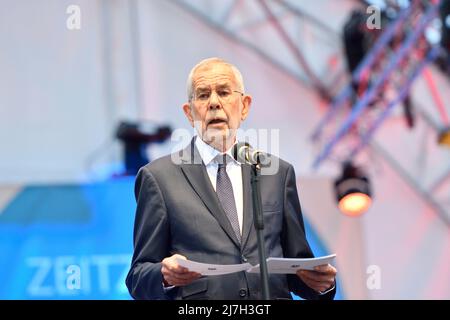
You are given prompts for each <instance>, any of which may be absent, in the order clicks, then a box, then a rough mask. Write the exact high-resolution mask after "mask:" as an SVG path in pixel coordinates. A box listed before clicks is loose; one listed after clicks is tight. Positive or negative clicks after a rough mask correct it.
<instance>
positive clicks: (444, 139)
mask: <svg viewBox="0 0 450 320" xmlns="http://www.w3.org/2000/svg"><path fill="white" fill-rule="evenodd" d="M438 142H439V144H440V145H442V146H446V147H450V127H447V128H444V129H443V130H442V131H441V132H440V133H439V137H438Z"/></svg>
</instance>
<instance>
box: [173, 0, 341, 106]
mask: <svg viewBox="0 0 450 320" xmlns="http://www.w3.org/2000/svg"><path fill="white" fill-rule="evenodd" d="M172 1H173V2H174V3H176V4H178V5H179V6H180V7H182V8H183V9H185V10H187V11H189V12H191V13H192V14H193V15H194V16H196V17H197V18H199V19H201V20H202V21H204V22H206V23H207V24H208V25H209V26H211V27H212V28H214V29H215V30H217V31H218V32H220V33H222V34H225V35H226V36H227V37H229V38H231V39H233V40H235V41H237V42H238V43H240V44H242V45H244V46H246V47H248V48H250V49H252V50H253V51H255V52H256V53H257V54H259V55H260V56H262V57H263V58H265V59H266V60H267V61H268V62H270V63H271V64H273V65H275V66H276V67H278V68H280V69H282V70H283V71H284V72H286V73H288V74H289V75H291V76H293V77H294V78H295V79H297V80H299V81H302V82H303V83H304V84H307V85H312V86H313V87H314V88H315V89H316V90H317V92H319V94H320V95H321V97H322V98H324V99H326V100H328V101H329V100H330V99H331V98H332V96H333V95H334V92H333V91H334V90H335V88H336V82H337V81H339V79H341V78H342V77H343V75H344V74H345V68H344V65H343V64H342V62H343V61H342V59H339V57H340V56H341V55H342V53H341V47H342V46H341V39H340V36H339V35H338V34H337V33H336V32H335V31H334V30H333V29H331V28H330V27H328V26H327V25H326V24H324V23H323V22H321V21H320V20H318V19H317V18H315V17H314V16H311V15H309V14H308V13H306V12H304V11H303V10H302V9H301V7H300V6H299V5H298V3H299V2H298V1H287V0H220V1H210V0H172ZM311 37H312V38H313V39H314V46H310V45H305V43H311V40H310V39H311ZM313 60H314V63H311V61H313ZM336 61H337V62H338V63H339V62H341V64H340V65H337V64H336ZM323 79H326V80H327V81H325V80H323Z"/></svg>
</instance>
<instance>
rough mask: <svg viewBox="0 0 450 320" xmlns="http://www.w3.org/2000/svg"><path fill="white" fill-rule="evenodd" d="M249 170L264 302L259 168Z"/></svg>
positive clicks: (265, 273)
mask: <svg viewBox="0 0 450 320" xmlns="http://www.w3.org/2000/svg"><path fill="white" fill-rule="evenodd" d="M251 166H252V170H251V185H252V198H253V222H254V225H255V229H256V238H257V242H258V255H259V272H260V275H261V287H262V294H263V299H264V300H270V292H269V272H268V270H267V262H266V250H265V246H264V218H263V212H262V204H261V189H260V185H259V182H260V177H261V167H260V164H252V165H251Z"/></svg>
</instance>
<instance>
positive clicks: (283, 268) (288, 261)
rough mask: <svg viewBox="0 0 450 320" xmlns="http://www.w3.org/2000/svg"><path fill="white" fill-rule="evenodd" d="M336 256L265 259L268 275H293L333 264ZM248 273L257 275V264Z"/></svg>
mask: <svg viewBox="0 0 450 320" xmlns="http://www.w3.org/2000/svg"><path fill="white" fill-rule="evenodd" d="M335 257H336V254H330V255H328V256H323V257H316V258H303V259H295V258H267V270H268V271H269V273H283V274H295V273H296V272H297V270H299V269H303V270H314V267H315V266H319V265H322V264H333V263H332V262H333V260H334V258H335ZM248 272H250V273H259V264H258V265H256V266H254V267H252V268H251V269H250V270H248Z"/></svg>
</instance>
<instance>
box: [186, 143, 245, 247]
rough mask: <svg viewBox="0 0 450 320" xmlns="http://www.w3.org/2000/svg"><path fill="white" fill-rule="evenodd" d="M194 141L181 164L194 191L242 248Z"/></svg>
mask: <svg viewBox="0 0 450 320" xmlns="http://www.w3.org/2000/svg"><path fill="white" fill-rule="evenodd" d="M194 141H195V139H192V142H191V145H190V146H188V147H187V148H186V149H184V150H183V153H184V154H183V156H182V159H183V163H182V164H181V170H182V171H183V173H184V175H185V176H186V179H187V180H188V181H189V183H190V185H191V186H192V188H193V189H194V191H195V192H196V193H197V194H198V196H199V197H200V199H201V200H202V201H203V203H204V204H205V206H206V207H207V208H208V210H209V211H210V212H211V214H212V215H213V216H214V217H215V218H216V220H217V221H218V222H219V224H220V226H221V227H222V229H223V230H224V231H225V232H226V234H227V235H228V236H229V237H230V239H231V240H232V241H233V242H234V244H235V245H236V246H237V247H239V248H240V244H239V242H238V240H237V238H236V235H235V234H234V231H233V228H232V227H231V223H230V221H229V220H228V218H227V216H226V214H225V212H224V210H223V208H222V206H221V204H220V202H219V198H218V197H217V194H216V192H215V191H214V188H213V186H212V185H211V181H210V180H209V177H208V173H207V171H206V168H205V165H204V164H203V162H202V161H201V157H200V154H199V153H198V151H197V148H195V144H194Z"/></svg>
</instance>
